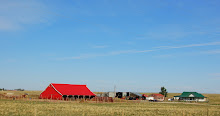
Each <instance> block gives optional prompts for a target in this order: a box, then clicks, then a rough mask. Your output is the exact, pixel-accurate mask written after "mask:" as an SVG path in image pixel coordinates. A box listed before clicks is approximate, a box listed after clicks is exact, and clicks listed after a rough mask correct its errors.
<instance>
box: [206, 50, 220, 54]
mask: <svg viewBox="0 0 220 116" xmlns="http://www.w3.org/2000/svg"><path fill="white" fill-rule="evenodd" d="M202 53H205V54H220V50H209V51H204V52H202Z"/></svg>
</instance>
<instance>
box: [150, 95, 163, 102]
mask: <svg viewBox="0 0 220 116" xmlns="http://www.w3.org/2000/svg"><path fill="white" fill-rule="evenodd" d="M149 97H153V98H154V100H157V101H164V95H162V94H151V95H149Z"/></svg>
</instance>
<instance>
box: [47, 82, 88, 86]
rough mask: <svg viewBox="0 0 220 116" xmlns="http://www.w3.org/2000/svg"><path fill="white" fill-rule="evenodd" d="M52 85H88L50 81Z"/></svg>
mask: <svg viewBox="0 0 220 116" xmlns="http://www.w3.org/2000/svg"><path fill="white" fill-rule="evenodd" d="M50 84H52V85H75V86H76V85H78V86H86V85H83V84H64V83H50Z"/></svg>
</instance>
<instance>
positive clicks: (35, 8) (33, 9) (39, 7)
mask: <svg viewBox="0 0 220 116" xmlns="http://www.w3.org/2000/svg"><path fill="white" fill-rule="evenodd" d="M45 10H46V7H45V5H44V4H42V3H40V2H38V1H34V0H31V1H30V0H24V1H11V0H10V1H9V0H5V1H1V3H0V14H1V16H0V31H12V30H19V29H22V28H23V27H24V25H26V24H36V23H43V22H46V19H45V17H47V15H46V14H45V13H44V12H43V11H45Z"/></svg>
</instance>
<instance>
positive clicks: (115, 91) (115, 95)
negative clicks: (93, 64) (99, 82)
mask: <svg viewBox="0 0 220 116" xmlns="http://www.w3.org/2000/svg"><path fill="white" fill-rule="evenodd" d="M115 96H116V85H114V97H115Z"/></svg>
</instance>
